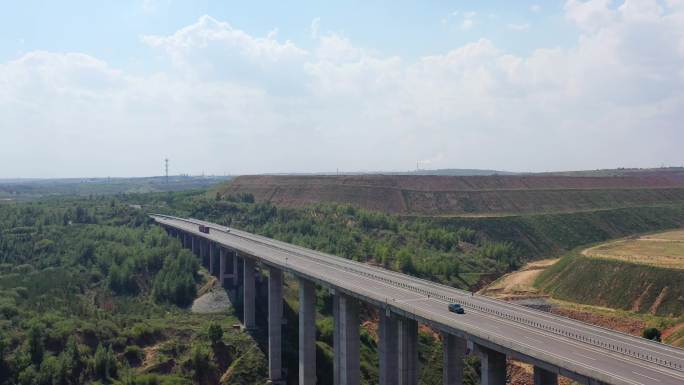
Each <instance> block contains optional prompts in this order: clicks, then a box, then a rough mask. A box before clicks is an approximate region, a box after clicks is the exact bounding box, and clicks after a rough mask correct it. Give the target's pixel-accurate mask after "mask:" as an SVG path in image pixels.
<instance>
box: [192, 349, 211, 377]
mask: <svg viewBox="0 0 684 385" xmlns="http://www.w3.org/2000/svg"><path fill="white" fill-rule="evenodd" d="M190 364H191V365H192V370H193V377H194V378H195V380H197V381H198V382H200V383H202V382H203V381H204V380H205V379H207V378H208V377H209V375H210V374H211V372H212V371H213V370H214V363H213V361H212V355H211V351H210V350H209V349H207V348H206V347H204V346H202V345H195V346H193V347H192V352H191V353H190Z"/></svg>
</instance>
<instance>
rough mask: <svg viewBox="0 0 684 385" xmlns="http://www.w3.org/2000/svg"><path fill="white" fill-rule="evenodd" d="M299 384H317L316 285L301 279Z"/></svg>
mask: <svg viewBox="0 0 684 385" xmlns="http://www.w3.org/2000/svg"><path fill="white" fill-rule="evenodd" d="M299 385H316V286H315V285H314V283H313V282H311V281H309V280H307V279H303V278H300V279H299Z"/></svg>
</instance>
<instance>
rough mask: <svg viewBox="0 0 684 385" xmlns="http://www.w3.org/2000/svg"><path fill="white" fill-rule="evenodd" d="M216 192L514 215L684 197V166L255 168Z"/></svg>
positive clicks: (296, 202) (297, 202)
mask: <svg viewBox="0 0 684 385" xmlns="http://www.w3.org/2000/svg"><path fill="white" fill-rule="evenodd" d="M216 192H218V193H219V194H220V195H222V196H229V195H238V194H244V193H247V194H252V195H254V197H255V199H256V200H257V201H259V202H266V201H267V202H271V203H273V204H275V205H279V206H285V207H300V206H305V205H310V204H315V203H342V204H350V205H353V206H357V207H361V208H365V209H370V210H378V211H383V212H388V213H394V214H402V215H475V216H476V215H507V214H521V213H538V212H573V211H584V210H596V209H605V208H619V207H632V206H644V205H662V204H673V203H684V171H672V172H653V173H648V172H646V173H642V174H635V175H629V176H609V177H595V176H565V175H551V174H529V175H485V176H439V175H343V176H331V175H317V176H313V175H311V176H303V175H290V176H285V175H282V176H279V175H254V176H240V177H237V178H235V179H234V180H232V181H230V182H228V183H225V184H221V185H219V186H218V187H217V188H216ZM212 194H214V191H212Z"/></svg>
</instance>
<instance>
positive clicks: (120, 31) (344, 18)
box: [0, 0, 577, 70]
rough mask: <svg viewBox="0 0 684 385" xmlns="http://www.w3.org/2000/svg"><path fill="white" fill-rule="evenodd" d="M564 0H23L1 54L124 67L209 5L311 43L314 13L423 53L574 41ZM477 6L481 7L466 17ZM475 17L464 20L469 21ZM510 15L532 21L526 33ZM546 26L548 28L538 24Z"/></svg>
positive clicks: (250, 25)
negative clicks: (70, 56) (475, 45)
mask: <svg viewBox="0 0 684 385" xmlns="http://www.w3.org/2000/svg"><path fill="white" fill-rule="evenodd" d="M562 10H563V2H562V1H547V2H544V1H529V2H526V1H501V0H499V1H472V0H470V1H424V2H420V1H405V0H402V1H349V2H335V3H334V4H333V2H321V1H292V2H272V1H249V2H245V1H178V0H147V1H142V0H134V1H103V2H94V1H60V2H54V1H35V0H28V1H21V2H9V1H8V2H7V3H6V5H4V6H3V12H1V13H0V31H2V33H1V34H0V60H3V61H6V60H11V59H13V58H16V57H17V56H19V55H21V54H22V53H24V52H27V51H31V50H48V51H58V52H87V53H89V54H91V55H93V56H96V57H98V58H101V59H103V60H106V61H108V62H109V63H111V64H113V65H116V66H119V67H123V68H135V69H146V70H149V69H150V67H152V68H153V66H154V65H158V64H159V63H155V62H154V61H153V55H152V53H151V52H150V51H149V50H148V49H147V47H145V46H144V45H143V44H142V43H141V41H140V36H143V35H167V34H171V33H173V32H175V31H177V30H178V29H180V28H182V27H184V26H187V25H189V24H192V23H193V22H195V21H196V20H197V19H198V18H199V17H200V16H202V15H210V16H212V17H214V18H216V19H217V20H222V21H227V22H229V23H230V24H231V25H233V26H235V27H237V28H240V29H243V30H245V31H249V32H250V33H251V34H253V35H256V36H265V35H267V34H268V33H269V32H271V31H273V30H274V29H277V31H278V37H279V39H283V40H292V41H295V42H297V44H298V45H300V46H302V47H311V46H313V44H314V41H313V40H312V39H311V38H310V32H311V31H310V29H311V23H312V21H313V20H314V19H319V20H320V25H321V29H322V30H323V31H326V30H330V31H334V32H337V33H340V34H343V35H345V36H346V37H348V38H350V39H351V40H352V41H354V42H355V43H356V44H358V45H360V46H365V47H369V48H372V49H376V50H380V51H382V52H384V53H386V54H389V55H401V56H402V57H406V58H416V57H419V56H422V55H427V54H434V53H438V52H443V51H445V50H449V49H453V48H456V47H459V46H461V45H463V44H466V43H467V42H469V41H471V40H473V39H477V38H481V37H484V38H487V39H491V40H492V41H494V42H496V44H497V46H499V47H501V48H503V49H506V50H509V51H511V52H514V53H521V54H522V53H528V52H530V51H531V50H533V49H536V48H539V47H555V46H567V45H569V44H572V43H573V42H574V41H575V40H576V38H577V30H576V28H574V26H572V25H571V24H570V23H568V22H567V21H566V20H565V19H564V18H563V12H562ZM469 13H474V15H473V16H470V17H468V14H469ZM467 18H468V19H472V21H473V26H472V27H470V28H468V29H464V28H462V26H463V21H464V20H465V19H467ZM509 25H516V26H521V28H522V27H524V26H527V27H528V28H529V29H530V30H531V31H530V33H527V34H525V36H524V38H523V37H521V36H520V34H516V33H511V27H510V26H509ZM541 31H543V33H540V32H541Z"/></svg>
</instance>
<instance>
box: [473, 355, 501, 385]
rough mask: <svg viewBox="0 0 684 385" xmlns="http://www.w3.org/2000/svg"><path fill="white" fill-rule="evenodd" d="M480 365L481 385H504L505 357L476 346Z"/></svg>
mask: <svg viewBox="0 0 684 385" xmlns="http://www.w3.org/2000/svg"><path fill="white" fill-rule="evenodd" d="M477 349H478V350H479V352H480V364H481V370H480V371H481V373H482V375H481V379H480V384H481V385H506V355H505V354H503V353H499V352H497V351H494V350H491V349H488V348H485V347H482V346H478V347H477Z"/></svg>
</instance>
